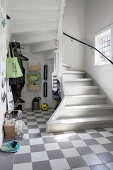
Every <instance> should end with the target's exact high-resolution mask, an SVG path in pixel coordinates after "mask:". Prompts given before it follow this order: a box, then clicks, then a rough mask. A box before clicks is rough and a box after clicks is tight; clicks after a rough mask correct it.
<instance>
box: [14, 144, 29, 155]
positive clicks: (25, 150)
mask: <svg viewBox="0 0 113 170" xmlns="http://www.w3.org/2000/svg"><path fill="white" fill-rule="evenodd" d="M30 152H31V150H30V145H26V146H20V148H19V150H18V152H16V154H23V153H30Z"/></svg>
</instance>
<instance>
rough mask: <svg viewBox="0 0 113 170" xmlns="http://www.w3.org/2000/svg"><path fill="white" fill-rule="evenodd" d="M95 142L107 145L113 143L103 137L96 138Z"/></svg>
mask: <svg viewBox="0 0 113 170" xmlns="http://www.w3.org/2000/svg"><path fill="white" fill-rule="evenodd" d="M95 140H96V141H97V142H98V143H100V144H106V143H112V142H111V141H109V140H108V139H107V138H104V137H101V138H95Z"/></svg>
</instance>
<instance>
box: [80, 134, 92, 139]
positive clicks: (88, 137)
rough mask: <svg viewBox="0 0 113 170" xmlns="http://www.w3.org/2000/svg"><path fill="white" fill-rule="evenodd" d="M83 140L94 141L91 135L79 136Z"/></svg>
mask: <svg viewBox="0 0 113 170" xmlns="http://www.w3.org/2000/svg"><path fill="white" fill-rule="evenodd" d="M78 136H79V137H80V138H81V139H92V136H90V134H87V133H85V134H79V135H78Z"/></svg>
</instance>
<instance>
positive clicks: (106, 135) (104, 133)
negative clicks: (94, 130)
mask: <svg viewBox="0 0 113 170" xmlns="http://www.w3.org/2000/svg"><path fill="white" fill-rule="evenodd" d="M99 133H100V134H101V135H103V136H104V137H110V136H113V134H112V133H111V132H106V131H105V132H99Z"/></svg>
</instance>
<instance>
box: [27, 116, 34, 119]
mask: <svg viewBox="0 0 113 170" xmlns="http://www.w3.org/2000/svg"><path fill="white" fill-rule="evenodd" d="M27 119H36V118H35V116H27Z"/></svg>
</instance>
